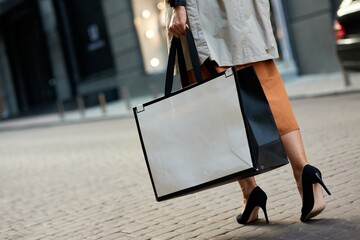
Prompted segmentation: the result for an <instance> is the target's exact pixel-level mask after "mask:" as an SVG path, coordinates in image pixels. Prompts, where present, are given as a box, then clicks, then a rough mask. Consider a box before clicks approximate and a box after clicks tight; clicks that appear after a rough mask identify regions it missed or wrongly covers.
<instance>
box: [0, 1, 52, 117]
mask: <svg viewBox="0 0 360 240" xmlns="http://www.w3.org/2000/svg"><path fill="white" fill-rule="evenodd" d="M1 20H2V29H3V35H4V39H5V45H6V50H7V54H8V58H9V62H10V66H11V72H12V76H13V82H14V86H15V91H16V96H17V101H18V107H19V111H20V112H21V113H30V112H33V111H37V110H40V111H41V110H42V109H44V107H48V106H51V105H53V103H54V101H55V98H56V95H55V89H54V86H53V85H51V83H52V78H53V74H52V69H51V63H50V58H49V53H48V49H47V43H46V38H45V34H44V32H43V27H42V21H41V16H40V13H39V6H38V3H37V1H36V0H27V1H23V2H22V3H21V4H20V5H18V6H16V7H14V8H13V9H11V10H10V11H9V12H7V13H6V14H5V15H3V17H2V19H1Z"/></svg>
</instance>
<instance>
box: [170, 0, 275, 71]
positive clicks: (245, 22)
mask: <svg viewBox="0 0 360 240" xmlns="http://www.w3.org/2000/svg"><path fill="white" fill-rule="evenodd" d="M186 11H187V15H188V25H189V27H190V29H191V31H192V33H193V35H194V40H195V43H196V46H197V49H198V52H199V57H200V61H201V63H203V62H204V61H205V60H206V59H207V58H210V59H211V60H215V61H216V62H217V63H218V65H219V66H233V65H242V64H247V63H253V62H258V61H262V60H267V59H274V58H277V57H278V49H277V46H276V41H275V38H274V34H273V30H272V26H271V22H270V3H269V0H201V1H200V0H187V6H186ZM166 12H167V14H166V15H167V17H166V21H167V26H169V23H170V20H171V14H172V9H171V7H170V6H169V5H167V10H166ZM168 37H169V39H171V37H172V36H171V33H169V34H168ZM185 55H187V54H186V53H185ZM186 58H188V56H186Z"/></svg>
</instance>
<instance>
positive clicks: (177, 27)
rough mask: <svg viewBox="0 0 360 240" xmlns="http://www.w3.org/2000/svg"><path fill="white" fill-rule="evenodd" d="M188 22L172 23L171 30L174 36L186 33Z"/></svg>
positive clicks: (177, 36)
mask: <svg viewBox="0 0 360 240" xmlns="http://www.w3.org/2000/svg"><path fill="white" fill-rule="evenodd" d="M185 29H186V24H176V23H174V24H170V27H169V31H170V32H171V33H172V34H173V35H174V37H176V38H179V37H180V36H181V35H184V34H185Z"/></svg>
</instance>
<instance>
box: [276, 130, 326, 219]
mask: <svg viewBox="0 0 360 240" xmlns="http://www.w3.org/2000/svg"><path fill="white" fill-rule="evenodd" d="M281 140H282V142H283V145H284V149H285V152H286V154H287V155H288V158H289V161H290V164H291V167H292V170H293V174H294V177H295V180H296V184H297V187H298V190H299V193H300V196H301V199H302V198H303V191H302V171H303V169H304V166H305V165H306V164H307V163H308V161H307V159H306V154H305V150H304V145H303V142H302V139H301V134H300V131H299V130H296V131H292V132H289V133H287V134H285V135H283V136H282V137H281ZM313 192H314V207H313V210H312V212H318V213H320V212H321V211H322V210H324V208H325V201H324V196H323V193H322V188H321V186H320V184H313Z"/></svg>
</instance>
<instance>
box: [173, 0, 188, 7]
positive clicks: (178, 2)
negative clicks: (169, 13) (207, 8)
mask: <svg viewBox="0 0 360 240" xmlns="http://www.w3.org/2000/svg"><path fill="white" fill-rule="evenodd" d="M169 3H170V7H173V8H176V7H179V6H183V7H186V0H170V1H169Z"/></svg>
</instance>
